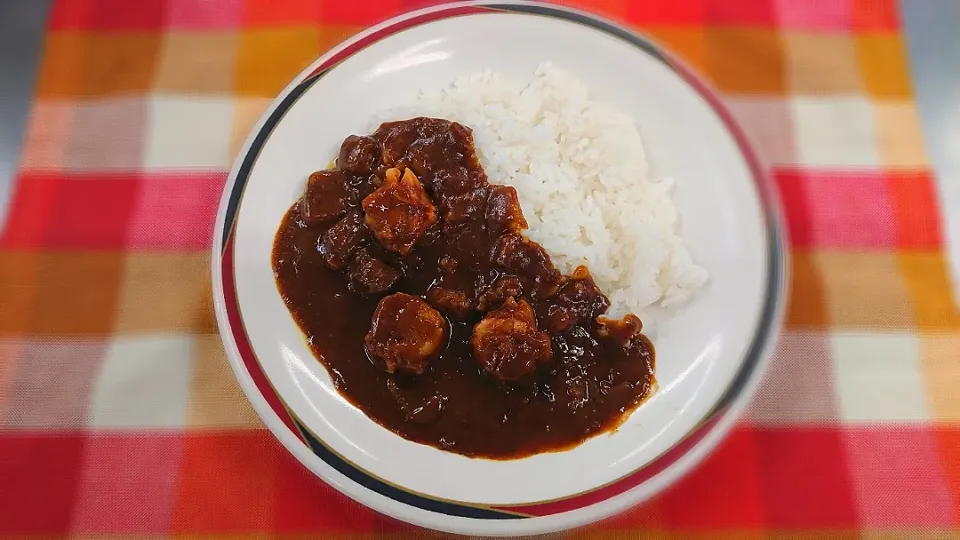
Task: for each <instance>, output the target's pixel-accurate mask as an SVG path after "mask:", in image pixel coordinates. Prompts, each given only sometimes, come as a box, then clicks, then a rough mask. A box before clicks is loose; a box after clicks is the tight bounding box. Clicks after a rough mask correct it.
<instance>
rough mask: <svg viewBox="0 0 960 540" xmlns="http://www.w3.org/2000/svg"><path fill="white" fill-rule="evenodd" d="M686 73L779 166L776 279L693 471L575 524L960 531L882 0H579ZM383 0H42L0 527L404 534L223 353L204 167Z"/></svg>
mask: <svg viewBox="0 0 960 540" xmlns="http://www.w3.org/2000/svg"><path fill="white" fill-rule="evenodd" d="M572 3H573V4H576V5H577V6H578V7H582V8H585V9H589V10H592V11H598V12H601V13H604V14H606V15H608V16H610V17H613V18H616V19H618V20H621V21H624V22H625V23H626V24H628V25H630V26H632V27H634V28H636V29H637V30H640V31H643V32H645V33H646V34H648V35H649V36H651V37H653V38H654V39H655V40H657V41H659V42H660V43H662V44H664V45H665V46H666V47H668V48H670V49H671V50H673V51H675V52H676V53H677V54H678V55H679V56H681V57H683V58H684V59H685V60H686V61H687V62H689V63H690V64H691V65H692V66H694V67H695V68H696V69H697V70H698V71H700V72H701V73H703V74H704V75H705V76H706V77H707V78H708V79H709V80H710V81H711V82H712V83H713V84H714V85H715V86H716V87H717V88H718V89H719V90H720V91H721V92H722V94H723V96H724V98H725V100H726V101H727V103H728V105H729V106H730V108H731V109H732V110H733V111H734V113H735V114H736V116H737V117H738V118H739V119H740V121H741V122H742V124H743V125H744V127H745V129H746V130H747V132H748V133H749V135H751V137H752V138H753V139H754V140H755V141H756V145H757V147H758V149H759V150H760V152H761V154H762V156H763V157H764V158H765V159H766V160H767V162H769V163H770V164H771V166H772V167H773V175H774V178H775V180H776V182H777V183H778V184H779V186H780V188H781V190H782V194H783V202H784V206H785V209H786V213H787V218H788V227H789V230H790V235H791V237H792V269H791V279H792V282H791V287H792V294H791V297H790V301H789V307H788V313H787V321H786V329H785V332H784V334H783V336H782V338H781V340H780V342H779V345H778V348H777V351H776V353H775V360H774V363H773V366H772V368H771V372H770V373H769V376H768V377H767V379H766V380H765V382H764V384H763V387H762V389H761V391H760V393H759V395H758V396H757V397H756V399H755V400H754V402H753V403H752V405H751V407H750V408H749V410H748V412H747V414H746V416H745V418H744V419H743V420H742V422H741V423H740V424H739V426H738V427H737V428H736V430H735V431H734V432H733V433H732V435H731V436H730V437H729V439H727V440H726V441H725V442H724V443H723V445H722V446H721V447H720V449H719V450H717V452H716V453H715V454H714V455H712V456H711V457H710V458H709V459H708V460H707V462H706V463H704V464H703V466H702V467H700V468H699V469H698V470H697V471H696V472H694V473H692V474H691V475H689V476H688V477H687V478H685V479H683V480H682V481H681V482H680V483H679V484H677V485H676V486H674V487H673V488H672V489H670V490H669V491H667V492H666V493H664V494H662V495H661V496H659V497H657V498H656V499H654V500H652V501H650V502H648V503H646V504H644V505H642V506H639V507H637V508H634V509H633V510H631V511H629V512H627V513H625V514H623V515H621V516H618V517H617V518H615V519H612V520H609V521H607V522H605V523H601V524H599V525H596V526H593V527H590V528H587V529H584V530H580V531H575V532H571V533H568V534H567V536H570V537H575V538H581V537H583V538H620V537H624V538H626V537H631V538H633V537H657V538H704V539H707V538H710V539H713V538H780V537H782V538H814V537H816V538H921V537H924V538H947V537H957V536H958V535H960V527H958V523H957V521H958V516H960V397H958V396H957V392H956V389H957V388H960V362H957V359H958V358H960V313H958V310H957V308H956V305H955V304H954V302H953V300H952V298H951V288H950V283H949V279H948V276H947V272H946V263H945V259H944V255H943V252H942V243H943V238H942V231H941V225H940V216H939V202H938V201H937V195H936V191H935V189H934V180H933V178H932V172H931V170H930V168H929V164H928V161H927V156H926V152H925V149H924V145H923V140H922V137H921V136H920V130H919V122H918V119H917V112H916V106H915V103H914V99H913V91H912V85H911V81H910V77H909V75H908V73H909V70H908V65H907V56H906V53H905V50H904V43H903V37H902V35H901V33H900V14H899V12H898V8H897V6H898V4H897V2H896V1H895V0H675V1H672V2H660V1H652V0H650V1H647V0H644V1H628V0H582V1H576V2H572ZM420 5H421V4H420V3H419V2H409V1H407V0H370V1H367V2H346V1H341V0H311V1H301V0H140V1H137V2H130V1H127V0H57V1H55V2H54V8H53V10H52V13H51V15H50V19H49V23H48V33H47V36H46V40H45V49H44V50H45V53H44V60H43V63H42V67H41V69H40V73H39V75H38V78H37V83H36V96H35V100H34V102H33V105H32V108H31V115H30V124H29V127H28V129H27V131H26V133H25V134H24V140H25V148H24V151H23V155H22V157H21V167H20V170H19V174H18V175H17V177H16V180H15V183H14V185H13V188H12V189H13V192H12V194H11V199H10V204H9V207H8V208H6V213H5V215H6V218H5V222H4V223H3V225H2V229H0V537H2V538H10V539H20V538H67V537H70V538H74V537H76V538H161V537H176V538H260V537H269V538H300V537H330V538H333V537H338V538H340V537H351V538H354V537H363V538H374V537H381V536H383V537H388V536H389V537H428V536H431V533H427V532H425V531H421V530H418V529H414V528H412V527H407V526H405V525H402V524H399V523H397V522H394V521H392V520H390V519H387V518H384V517H382V516H379V515H376V514H375V513H373V512H371V511H369V510H367V509H365V508H363V507H361V506H359V505H358V504H356V503H354V502H352V501H350V500H348V499H346V498H344V497H343V496H342V495H340V494H338V493H337V492H335V491H334V490H332V489H331V488H329V487H327V486H326V485H325V484H323V483H322V482H320V481H319V480H317V479H315V478H314V477H312V476H311V475H310V474H309V473H308V472H306V470H305V469H304V468H302V467H301V466H300V465H299V464H298V463H296V462H295V460H294V459H293V458H292V457H290V456H289V455H287V454H286V453H285V452H284V451H283V450H282V448H281V447H280V446H279V445H278V443H277V442H276V441H275V440H274V439H273V438H272V436H271V435H270V434H269V433H268V432H267V431H266V430H265V429H264V428H263V426H262V424H261V423H260V422H259V420H258V419H257V417H256V415H255V414H254V413H253V411H252V410H251V408H250V406H249V405H248V404H247V402H246V401H245V399H244V397H243V395H242V394H241V392H240V390H239V388H238V387H237V385H236V383H235V381H234V380H233V377H232V375H231V373H230V371H229V368H228V366H227V363H226V360H225V358H224V353H223V350H222V348H221V345H220V342H219V338H218V337H217V335H216V326H215V324H214V320H213V315H212V307H211V288H210V280H209V270H208V269H209V255H208V254H209V247H210V241H211V236H212V229H213V221H214V217H215V213H216V207H217V203H218V198H219V194H220V191H221V189H222V186H223V183H224V181H225V179H226V173H227V170H228V168H229V165H230V163H231V160H232V158H233V156H234V155H235V154H236V153H237V151H238V149H239V146H240V143H241V141H242V139H243V137H244V136H245V135H246V133H247V132H248V131H249V130H250V129H251V127H252V125H253V123H254V122H255V120H256V118H257V117H258V116H259V115H260V113H261V112H262V111H263V110H264V109H265V108H266V106H267V104H268V103H269V101H270V98H272V96H274V95H275V94H276V93H277V92H278V91H279V90H280V89H281V88H282V87H283V86H284V85H285V84H286V83H287V82H288V81H289V80H290V79H291V78H292V77H293V76H294V75H295V74H296V73H298V72H299V71H300V70H301V69H302V68H303V67H304V66H306V65H307V64H308V63H309V62H311V61H312V60H313V59H315V58H316V57H317V56H319V55H320V54H322V53H323V52H324V51H326V50H327V49H329V48H330V47H332V46H333V45H335V44H336V43H338V42H339V41H341V40H342V39H344V38H345V37H347V36H349V35H351V34H353V33H355V32H357V31H359V30H360V29H361V28H363V27H364V26H367V25H369V24H372V23H374V22H376V21H379V20H382V19H385V18H387V17H390V16H392V15H394V14H396V13H398V12H400V11H402V10H409V9H412V8H414V7H419V6H420Z"/></svg>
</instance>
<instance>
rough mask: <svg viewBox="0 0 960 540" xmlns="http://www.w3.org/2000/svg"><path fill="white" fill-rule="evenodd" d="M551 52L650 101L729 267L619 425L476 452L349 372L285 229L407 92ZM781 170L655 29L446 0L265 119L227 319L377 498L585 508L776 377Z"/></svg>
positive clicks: (508, 518) (632, 106)
mask: <svg viewBox="0 0 960 540" xmlns="http://www.w3.org/2000/svg"><path fill="white" fill-rule="evenodd" d="M544 61H551V62H553V63H554V64H555V65H557V66H559V67H561V68H563V69H565V70H567V71H569V72H571V73H572V74H573V75H574V76H576V77H577V78H579V79H580V80H582V81H584V82H585V83H586V84H587V85H588V86H589V87H590V89H591V90H592V91H593V92H594V93H595V95H596V96H597V97H599V98H601V99H603V100H606V101H609V102H611V103H613V104H615V105H616V106H617V107H618V108H620V109H621V110H623V111H626V112H627V113H628V114H631V115H633V116H634V117H635V118H636V121H637V124H638V125H639V127H640V130H641V133H642V134H643V135H644V138H645V141H646V143H647V146H648V153H649V159H650V162H651V165H652V167H653V171H654V174H657V175H662V176H669V177H671V178H673V179H674V180H675V181H676V185H677V188H676V193H675V200H676V204H677V206H678V209H679V211H680V214H681V217H682V235H683V236H684V239H685V241H686V242H687V244H688V246H689V248H690V251H691V253H692V254H693V256H694V258H695V259H696V260H697V261H698V262H699V263H700V264H702V265H703V266H705V267H706V268H707V269H708V270H709V271H710V273H711V281H710V283H709V285H708V287H707V288H706V289H705V292H704V293H703V294H701V295H700V296H699V297H698V298H696V299H695V300H694V301H693V302H692V303H691V304H690V305H689V306H688V307H687V308H685V309H683V310H682V311H681V312H680V313H678V314H677V316H676V317H675V318H674V319H673V320H671V321H670V323H669V324H667V325H664V326H662V327H661V328H659V330H658V332H657V335H656V337H655V345H656V349H657V379H658V381H659V385H660V389H659V391H658V392H657V393H656V394H655V395H654V396H653V397H652V398H650V399H649V400H648V401H647V402H645V403H644V404H643V405H642V406H640V407H639V408H638V409H637V410H636V411H635V412H634V413H633V414H632V415H631V416H630V418H629V419H628V420H627V421H626V422H625V423H624V424H623V425H622V426H621V427H620V428H619V429H618V430H617V431H616V432H614V433H610V434H602V435H600V436H597V437H595V438H593V439H590V440H588V441H587V442H585V443H584V444H582V445H580V446H578V447H576V448H573V449H571V450H568V451H565V452H558V453H548V454H541V455H537V456H533V457H529V458H525V459H520V460H514V461H491V460H483V459H470V458H466V457H463V456H460V455H456V454H451V453H447V452H443V451H440V450H437V449H435V448H431V447H428V446H424V445H420V444H415V443H412V442H409V441H406V440H404V439H402V438H400V437H398V436H397V435H394V434H393V433H391V432H390V431H387V430H386V429H384V428H382V427H381V426H379V425H378V424H376V423H374V422H373V421H371V420H369V419H368V418H367V417H366V416H364V414H363V413H361V412H360V411H359V410H358V409H356V408H355V407H354V406H352V405H350V404H349V403H348V402H347V401H345V400H344V399H343V398H342V397H341V396H340V395H339V394H338V393H337V392H336V390H334V388H333V385H332V383H331V380H330V377H329V376H328V374H327V372H326V370H325V369H324V368H323V366H322V365H321V364H320V363H319V362H318V361H317V360H316V359H315V358H314V356H313V355H312V354H311V352H310V350H309V348H308V347H307V344H306V342H305V340H304V337H303V335H302V334H301V332H300V330H299V329H298V328H297V326H296V324H295V323H294V321H293V319H292V318H291V317H290V314H289V312H288V311H287V309H286V307H285V306H284V303H283V301H282V300H281V298H280V295H279V293H278V292H277V287H276V284H275V282H274V277H273V271H272V267H271V259H270V254H271V248H272V243H273V238H274V234H275V233H276V230H277V227H278V225H279V223H280V221H281V218H282V216H283V214H284V212H285V211H286V210H287V208H288V207H289V206H290V205H291V204H292V203H293V202H294V201H295V200H296V199H297V198H298V197H299V195H300V194H301V193H302V190H303V187H304V183H305V179H306V177H307V175H308V174H309V173H310V172H312V171H315V170H317V169H321V168H324V167H325V166H326V165H327V164H328V163H329V162H330V160H331V159H332V158H333V157H335V153H336V150H337V148H338V147H339V143H340V141H342V140H343V138H344V137H345V136H346V135H348V134H351V133H366V132H369V127H370V122H371V116H372V115H373V114H374V113H376V112H377V111H382V110H384V109H387V108H391V107H395V106H399V105H404V104H407V103H408V102H409V101H410V100H411V98H413V97H414V96H415V94H416V92H417V91H418V90H419V89H420V88H422V87H424V86H438V85H445V84H449V83H450V82H451V81H452V80H453V79H455V78H456V77H458V76H460V75H465V74H470V73H474V72H477V71H481V70H483V69H487V68H490V69H493V70H495V71H498V72H500V73H502V74H504V75H507V76H514V77H523V78H529V77H530V76H531V74H532V73H533V71H534V69H535V68H536V67H537V65H538V64H540V63H541V62H544ZM494 181H495V179H494ZM771 189H772V188H771V186H770V185H769V182H768V181H767V179H766V178H765V176H764V175H763V174H762V172H761V168H760V167H759V165H758V163H757V160H756V158H755V157H754V155H753V153H752V152H751V151H750V149H749V146H748V145H747V144H746V142H745V141H744V138H743V136H742V134H741V132H740V130H739V129H738V128H737V127H736V125H735V124H734V123H733V122H732V121H731V119H730V116H729V114H728V113H727V112H726V111H725V109H724V108H723V107H722V105H721V104H720V102H719V100H718V98H717V97H716V95H715V94H714V93H713V92H712V91H710V90H708V89H707V88H706V87H705V86H704V85H703V84H702V83H701V82H700V81H699V80H698V79H697V78H696V77H694V76H692V75H691V74H690V73H689V71H688V70H687V69H686V68H684V67H683V66H682V65H680V64H679V63H677V62H676V61H674V60H673V59H671V58H669V57H668V55H667V54H666V53H664V52H663V51H662V50H660V49H659V48H657V47H656V46H655V45H653V44H652V43H650V42H648V41H646V40H645V39H644V38H642V37H640V36H637V35H635V34H633V33H630V32H629V31H627V30H624V29H622V28H620V27H618V26H615V25H613V24H611V23H609V22H606V21H603V20H600V19H597V18H595V17H593V16H591V15H587V14H584V13H582V12H578V11H574V10H569V9H565V8H560V7H555V6H547V5H540V4H530V3H523V4H518V3H513V4H511V3H506V2H497V3H490V2H486V3H484V2H471V3H465V4H464V3H460V4H449V5H445V6H439V7H434V8H428V9H425V10H421V11H417V12H413V13H409V14H406V15H403V16H400V17H397V18H395V19H392V20H390V21H388V22H386V23H383V24H381V25H378V26H376V27H373V28H371V29H369V30H367V31H365V32H363V33H361V34H359V35H357V36H355V37H353V38H351V39H350V40H348V41H347V42H345V43H343V44H342V45H340V46H339V47H337V48H336V49H334V50H333V51H331V52H330V53H328V54H327V55H326V56H324V57H323V58H321V59H319V60H317V62H315V63H314V64H313V65H311V66H310V67H309V68H307V69H306V70H305V71H304V72H303V73H302V74H301V75H300V76H298V77H297V79H296V80H295V81H293V82H292V83H291V84H290V85H289V86H288V87H287V88H286V89H285V90H284V91H283V92H282V93H281V94H280V96H279V97H278V98H277V99H276V100H275V101H274V103H273V104H272V105H271V107H270V109H269V110H268V111H267V112H266V113H265V114H264V116H263V118H261V120H260V122H259V124H258V125H257V127H256V128H255V129H254V131H253V133H252V134H251V135H250V137H249V139H248V140H247V143H246V145H245V146H244V149H243V151H242V152H241V155H240V156H239V158H238V159H237V162H236V164H235V166H234V168H233V171H232V172H231V174H230V178H229V181H228V182H227V186H226V187H225V189H224V194H223V199H222V201H221V205H220V212H219V214H218V219H217V230H216V236H215V241H214V248H213V261H214V263H213V269H212V270H213V282H214V288H215V302H216V311H217V318H218V322H219V325H220V332H221V335H222V336H223V341H224V345H225V347H226V350H227V353H228V357H229V359H230V362H231V364H232V366H233V368H234V371H235V372H236V376H237V378H238V379H239V381H240V383H241V386H242V387H243V389H244V391H245V392H246V393H247V396H248V397H249V399H250V401H251V402H252V403H253V405H254V407H255V408H256V410H257V412H258V413H259V414H260V416H261V417H262V418H263V420H264V422H265V423H266V425H267V426H268V427H269V428H270V429H271V431H272V432H273V433H274V434H275V435H276V436H277V437H278V438H279V439H280V441H281V442H282V443H283V444H284V446H286V448H287V449H288V450H289V451H290V452H292V453H293V454H294V455H295V456H296V457H297V458H298V459H299V460H300V461H301V462H303V463H304V465H306V466H307V467H309V468H310V469H311V470H312V471H313V472H315V473H316V474H317V475H318V476H320V477H321V478H323V479H324V480H326V481H327V482H329V483H330V484H332V485H333V486H335V487H336V488H337V489H339V490H341V491H342V492H344V493H346V494H347V495H349V496H351V497H353V498H354V499H356V500H358V501H360V502H362V503H363V504H366V505H368V506H370V507H372V508H374V509H376V510H378V511H380V512H383V513H385V514H388V515H390V516H394V517H396V518H399V519H402V520H404V521H408V522H411V523H414V524H418V525H422V526H426V527H431V528H435V529H440V530H445V531H451V532H459V533H465V534H533V533H542V532H548V531H554V530H559V529H563V528H568V527H572V526H576V525H581V524H584V523H587V522H590V521H594V520H597V519H599V518H602V517H605V516H608V515H611V514H613V513H615V512H617V511H620V510H622V509H624V508H626V507H627V506H629V505H632V504H635V503H636V502H638V501H641V500H643V499H645V498H648V497H650V496H651V495H652V494H654V493H655V492H657V491H658V490H660V489H662V488H663V487H664V486H665V485H667V484H669V483H670V482H671V481H673V480H675V479H676V478H677V477H678V476H679V475H680V474H682V473H683V472H685V471H687V470H689V469H690V467H691V466H692V465H693V464H694V463H695V462H697V461H698V460H700V459H701V458H702V457H703V456H704V455H705V454H706V453H707V452H709V451H710V449H712V448H713V447H714V446H715V445H716V443H717V442H718V441H719V439H720V438H721V437H722V436H723V434H724V433H725V432H726V430H727V429H728V428H729V426H730V425H731V423H732V421H733V417H734V416H735V415H736V413H737V412H738V411H739V410H740V409H741V408H742V406H743V404H744V402H745V400H746V399H747V397H748V395H749V394H750V393H751V392H752V390H753V388H754V387H755V386H756V382H757V378H758V377H759V375H760V373H761V372H762V371H763V366H764V364H765V359H766V357H767V352H768V350H767V349H768V345H769V344H770V342H771V338H772V335H773V333H774V332H775V330H776V328H777V327H778V325H779V319H780V313H781V306H782V297H783V283H784V275H783V273H784V264H783V257H784V253H783V244H782V241H783V240H782V231H781V228H780V224H779V223H780V222H779V217H778V215H779V214H778V211H777V206H776V202H775V198H774V196H773V195H772V192H771ZM251 466H256V464H251ZM719 488H721V486H718V489H719Z"/></svg>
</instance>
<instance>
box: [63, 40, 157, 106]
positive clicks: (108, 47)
mask: <svg viewBox="0 0 960 540" xmlns="http://www.w3.org/2000/svg"><path fill="white" fill-rule="evenodd" d="M162 41H163V37H162V34H159V33H156V32H125V33H89V34H87V37H86V44H85V47H86V51H85V55H84V60H83V83H82V85H81V89H80V92H81V95H83V96H110V95H117V94H144V93H146V92H147V91H149V90H150V89H151V87H152V86H153V76H154V72H155V71H156V67H157V63H158V60H159V56H160V47H161V44H162Z"/></svg>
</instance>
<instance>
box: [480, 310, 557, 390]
mask: <svg viewBox="0 0 960 540" xmlns="http://www.w3.org/2000/svg"><path fill="white" fill-rule="evenodd" d="M470 345H471V346H472V347H473V356H474V358H476V359H477V361H479V362H480V365H481V366H483V370H484V371H486V372H487V373H488V374H489V375H490V376H492V377H493V378H495V379H497V380H499V381H515V380H517V379H520V378H522V377H523V376H525V375H527V374H529V373H531V372H533V370H534V369H536V367H537V364H539V363H541V362H545V361H547V360H549V359H550V355H551V351H550V335H549V334H547V333H546V332H538V331H537V319H536V316H535V315H534V313H533V308H532V307H530V304H528V303H527V301H526V300H520V301H519V302H517V301H516V300H515V299H514V298H513V297H510V298H507V301H506V302H504V303H503V305H502V306H500V307H499V308H497V309H495V310H493V311H491V312H490V313H487V315H486V316H485V317H484V318H483V319H482V320H481V321H480V322H479V323H477V325H476V326H475V327H473V337H471V338H470Z"/></svg>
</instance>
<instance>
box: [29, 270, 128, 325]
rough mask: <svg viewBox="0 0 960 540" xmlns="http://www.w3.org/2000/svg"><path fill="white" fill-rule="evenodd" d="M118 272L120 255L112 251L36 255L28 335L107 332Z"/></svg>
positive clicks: (111, 315) (119, 272)
mask: <svg viewBox="0 0 960 540" xmlns="http://www.w3.org/2000/svg"><path fill="white" fill-rule="evenodd" d="M122 272H123V254H122V253H120V252H116V251H110V252H108V251H96V252H94V251H74V252H50V253H40V256H39V264H38V266H37V268H36V281H35V282H34V283H33V284H32V286H33V287H34V288H35V292H34V294H35V302H34V304H33V309H32V315H33V317H32V322H31V327H30V331H31V333H32V334H35V335H52V334H56V335H64V334H67V335H71V334H72V335H77V334H81V335H98V336H102V335H106V334H109V333H111V331H112V329H113V318H114V314H115V313H116V309H117V296H118V292H119V289H120V276H121V273H122Z"/></svg>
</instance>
